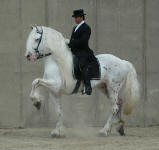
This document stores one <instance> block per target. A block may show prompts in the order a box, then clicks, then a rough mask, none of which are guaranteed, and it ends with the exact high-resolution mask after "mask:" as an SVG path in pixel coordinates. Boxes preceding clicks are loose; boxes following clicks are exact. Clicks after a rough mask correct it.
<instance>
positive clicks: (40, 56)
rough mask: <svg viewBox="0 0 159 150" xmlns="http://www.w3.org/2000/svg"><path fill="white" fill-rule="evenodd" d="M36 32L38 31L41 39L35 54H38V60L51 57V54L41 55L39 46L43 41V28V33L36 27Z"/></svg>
mask: <svg viewBox="0 0 159 150" xmlns="http://www.w3.org/2000/svg"><path fill="white" fill-rule="evenodd" d="M36 30H37V33H39V34H40V38H39V40H38V45H37V47H36V48H35V49H34V50H35V52H36V55H37V59H41V58H43V57H47V56H50V55H51V53H47V54H41V53H40V52H39V45H40V43H41V40H42V37H43V28H42V27H41V31H39V29H38V28H37V27H36Z"/></svg>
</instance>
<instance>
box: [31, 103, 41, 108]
mask: <svg viewBox="0 0 159 150" xmlns="http://www.w3.org/2000/svg"><path fill="white" fill-rule="evenodd" d="M33 105H34V106H35V107H36V109H37V110H40V108H41V102H35V103H34V104H33Z"/></svg>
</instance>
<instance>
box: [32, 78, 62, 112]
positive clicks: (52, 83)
mask: <svg viewBox="0 0 159 150" xmlns="http://www.w3.org/2000/svg"><path fill="white" fill-rule="evenodd" d="M40 86H43V87H45V88H47V89H49V90H50V91H51V92H53V93H55V94H58V92H59V91H60V87H61V81H60V80H54V79H42V78H37V79H35V80H34V81H33V82H32V90H31V93H30V98H31V100H32V101H33V104H34V106H35V107H36V108H37V109H38V110H39V109H40V106H41V101H42V99H43V98H42V96H41V95H40Z"/></svg>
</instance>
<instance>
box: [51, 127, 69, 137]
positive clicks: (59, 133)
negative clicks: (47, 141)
mask: <svg viewBox="0 0 159 150" xmlns="http://www.w3.org/2000/svg"><path fill="white" fill-rule="evenodd" d="M51 137H52V138H64V137H66V135H65V133H64V131H59V130H57V129H54V130H53V131H52V132H51Z"/></svg>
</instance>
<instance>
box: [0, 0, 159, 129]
mask: <svg viewBox="0 0 159 150" xmlns="http://www.w3.org/2000/svg"><path fill="white" fill-rule="evenodd" d="M77 8H83V9H84V10H85V12H86V13H87V16H86V20H87V22H88V24H89V25H90V26H91V28H92V36H91V40H90V46H91V48H92V49H94V52H95V54H99V53H112V54H114V55H116V56H118V57H120V58H122V59H126V60H129V61H131V62H132V63H133V64H134V65H135V67H136V69H137V73H138V78H139V81H140V83H141V93H142V97H141V103H140V105H139V106H138V107H137V108H136V109H135V111H134V113H133V114H132V115H131V116H130V117H126V120H127V122H126V123H127V125H141V126H144V125H155V124H159V117H158V108H159V101H158V97H159V81H158V77H159V69H158V65H159V59H158V56H159V51H158V47H159V42H158V39H159V32H158V31H159V17H158V13H159V1H158V0H80V1H79V0H34V1H33V0H12V1H11V0H0V33H1V36H0V66H1V67H0V83H1V84H0V96H1V98H0V127H18V126H48V125H49V126H54V125H55V122H56V115H55V110H54V106H53V104H52V103H51V100H50V99H48V96H46V100H45V102H44V104H43V107H42V109H41V110H40V111H36V110H35V108H34V107H33V106H32V103H31V101H30V100H29V93H30V90H31V83H32V80H33V79H34V78H36V77H42V74H43V61H37V62H35V63H33V62H27V61H26V60H25V59H24V53H25V43H26V38H27V36H28V33H29V32H30V25H31V24H37V25H45V26H50V27H52V28H54V29H56V30H58V31H60V32H62V33H63V35H64V36H65V37H68V38H69V37H70V34H71V30H72V27H73V26H74V21H73V19H72V18H71V15H72V11H73V10H74V9H77ZM62 103H63V109H64V118H65V124H66V125H67V126H72V124H74V125H78V123H84V124H88V125H92V126H101V125H103V124H104V122H105V121H106V118H107V116H108V111H109V109H110V108H109V106H110V103H109V101H108V100H107V99H106V98H105V96H103V95H102V94H100V93H99V92H98V91H96V90H95V91H94V92H93V95H92V96H90V97H85V98H82V97H81V96H79V95H78V96H63V98H62Z"/></svg>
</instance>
